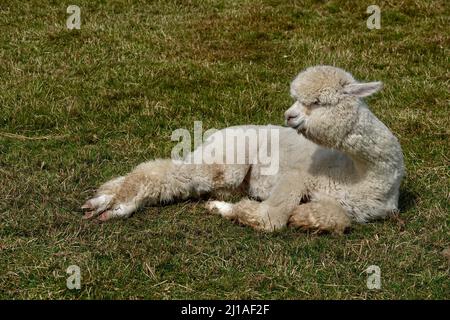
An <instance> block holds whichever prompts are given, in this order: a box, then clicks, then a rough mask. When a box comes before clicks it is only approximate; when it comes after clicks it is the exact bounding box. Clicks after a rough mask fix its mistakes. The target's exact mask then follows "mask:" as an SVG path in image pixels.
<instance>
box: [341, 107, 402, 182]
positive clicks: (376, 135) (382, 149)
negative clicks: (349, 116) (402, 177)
mask: <svg viewBox="0 0 450 320" xmlns="http://www.w3.org/2000/svg"><path fill="white" fill-rule="evenodd" d="M336 149H338V150H340V151H341V152H343V153H345V154H347V155H348V156H349V157H350V158H351V159H352V160H353V163H354V165H355V169H356V171H357V173H358V174H359V175H365V176H367V175H373V177H374V178H376V177H378V176H380V175H381V176H382V177H383V179H384V177H385V175H387V174H390V173H392V174H395V172H394V171H396V170H397V171H398V170H399V169H401V170H403V155H402V151H401V148H400V144H399V143H398V141H397V139H396V138H395V137H394V135H393V134H392V133H391V131H390V130H389V129H388V128H387V127H386V126H385V125H384V124H383V123H382V122H381V121H380V120H378V118H376V117H375V115H373V114H372V112H370V110H369V109H367V108H366V107H362V108H359V110H358V116H357V118H356V121H355V123H354V126H353V128H352V130H351V131H350V132H349V133H348V134H346V135H345V136H344V137H342V140H341V141H340V143H337V144H336ZM401 174H402V173H401Z"/></svg>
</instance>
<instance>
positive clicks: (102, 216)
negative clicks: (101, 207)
mask: <svg viewBox="0 0 450 320" xmlns="http://www.w3.org/2000/svg"><path fill="white" fill-rule="evenodd" d="M111 218H112V215H111V211H109V210H108V211H105V212H103V213H102V214H100V215H99V216H98V217H97V220H98V221H100V222H106V221H108V220H109V219H111Z"/></svg>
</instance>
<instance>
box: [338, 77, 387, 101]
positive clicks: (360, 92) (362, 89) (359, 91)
mask: <svg viewBox="0 0 450 320" xmlns="http://www.w3.org/2000/svg"><path fill="white" fill-rule="evenodd" d="M381 88H383V83H382V82H380V81H376V82H367V83H352V84H348V85H346V86H345V87H344V93H346V94H348V95H351V96H355V97H360V98H363V97H368V96H370V95H372V94H374V93H375V92H378V91H380V90H381Z"/></svg>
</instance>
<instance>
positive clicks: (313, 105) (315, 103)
mask: <svg viewBox="0 0 450 320" xmlns="http://www.w3.org/2000/svg"><path fill="white" fill-rule="evenodd" d="M319 105H320V101H319V100H316V101H314V102H313V103H311V104H310V105H309V106H310V107H311V108H313V107H318V106H319Z"/></svg>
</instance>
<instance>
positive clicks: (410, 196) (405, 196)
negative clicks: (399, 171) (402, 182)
mask: <svg viewBox="0 0 450 320" xmlns="http://www.w3.org/2000/svg"><path fill="white" fill-rule="evenodd" d="M417 198H418V194H417V192H415V191H414V190H412V189H411V188H409V187H408V186H401V187H400V197H399V200H398V209H399V211H400V213H402V212H405V211H408V210H410V209H412V208H414V207H415V206H416V199H417Z"/></svg>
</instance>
